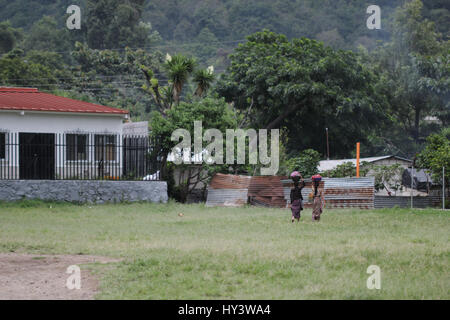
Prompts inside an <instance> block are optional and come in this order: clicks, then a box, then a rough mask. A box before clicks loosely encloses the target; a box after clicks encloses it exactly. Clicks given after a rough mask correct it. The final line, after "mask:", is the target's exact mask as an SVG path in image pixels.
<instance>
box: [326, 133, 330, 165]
mask: <svg viewBox="0 0 450 320" xmlns="http://www.w3.org/2000/svg"><path fill="white" fill-rule="evenodd" d="M325 130H326V132H327V160H330V144H329V143H328V128H325Z"/></svg>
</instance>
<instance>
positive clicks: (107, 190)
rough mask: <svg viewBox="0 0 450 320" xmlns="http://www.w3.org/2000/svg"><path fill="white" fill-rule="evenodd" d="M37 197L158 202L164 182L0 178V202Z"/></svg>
mask: <svg viewBox="0 0 450 320" xmlns="http://www.w3.org/2000/svg"><path fill="white" fill-rule="evenodd" d="M22 199H40V200H49V201H67V202H74V203H97V204H102V203H119V202H137V201H146V202H162V203H166V202H167V200H168V196H167V183H166V182H165V181H99V180H0V201H17V200H22Z"/></svg>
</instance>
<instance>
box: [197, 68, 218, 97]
mask: <svg viewBox="0 0 450 320" xmlns="http://www.w3.org/2000/svg"><path fill="white" fill-rule="evenodd" d="M193 80H194V82H195V83H196V84H197V89H196V90H195V95H196V96H197V97H202V96H203V94H204V93H205V92H206V91H207V90H208V89H209V88H210V87H211V84H212V83H213V82H214V80H215V76H214V68H213V67H212V66H211V67H209V68H208V69H206V70H202V69H200V70H197V71H195V73H194V79H193Z"/></svg>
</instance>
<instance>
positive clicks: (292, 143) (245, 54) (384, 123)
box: [0, 0, 450, 157]
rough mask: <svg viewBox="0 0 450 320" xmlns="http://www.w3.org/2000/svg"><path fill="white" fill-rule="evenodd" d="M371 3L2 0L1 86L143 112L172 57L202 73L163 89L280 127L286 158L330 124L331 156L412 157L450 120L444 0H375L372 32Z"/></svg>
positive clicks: (164, 83) (137, 115)
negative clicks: (74, 20) (378, 20)
mask: <svg viewBox="0 0 450 320" xmlns="http://www.w3.org/2000/svg"><path fill="white" fill-rule="evenodd" d="M71 4H78V5H80V6H81V8H82V28H81V30H68V29H67V28H66V27H65V20H66V18H67V16H68V14H66V9H67V7H68V6H69V5H71ZM369 4H371V3H369V2H367V1H350V0H321V1H317V0H315V1H314V0H295V1H294V0H292V1H286V0H283V1H282V0H275V1H268V0H258V1H256V0H250V1H243V0H226V1H218V0H214V1H196V0H153V1H144V0H129V1H118V0H100V1H94V0H84V1H66V0H58V1H44V0H41V1H33V0H31V1H24V0H15V1H6V0H0V7H1V8H2V10H1V11H0V85H7V86H31V87H38V88H39V89H40V90H43V91H49V92H53V93H56V94H59V95H64V96H68V97H73V98H76V99H82V100H87V101H92V102H97V103H101V104H105V105H110V106H114V107H119V108H124V109H128V110H130V112H131V116H132V119H133V120H151V119H152V112H153V111H158V110H160V108H161V106H160V105H159V104H158V100H157V99H155V97H156V96H158V95H160V96H164V94H165V95H166V96H167V97H170V95H167V90H169V89H170V88H173V89H176V87H173V81H174V80H173V78H172V76H173V75H174V74H170V73H168V72H167V68H165V65H166V64H167V56H168V54H169V56H172V57H178V56H179V57H185V58H188V59H189V60H190V61H191V62H192V66H193V69H192V70H197V71H198V73H196V74H194V73H186V79H185V80H186V81H185V82H183V86H181V87H184V89H183V91H182V93H181V90H179V91H180V92H178V93H179V94H177V95H175V96H174V95H172V97H175V98H176V105H177V106H178V105H179V104H181V103H188V104H189V103H194V104H195V105H196V106H199V105H200V106H202V105H203V104H202V103H201V102H199V100H198V99H199V98H198V97H199V96H201V98H202V99H203V98H208V99H223V98H224V99H225V100H226V101H227V102H228V104H229V106H230V107H231V106H232V107H233V112H234V113H235V116H236V118H237V119H240V121H239V123H238V125H239V126H240V127H242V128H248V127H259V128H280V129H282V130H283V137H284V138H283V139H284V141H283V145H284V148H285V150H286V152H287V153H289V155H287V157H289V156H291V155H294V154H296V153H298V152H299V151H302V150H306V149H314V150H317V151H318V152H319V153H320V154H321V155H322V156H324V155H325V150H326V147H325V127H327V128H329V132H330V145H331V148H330V149H331V150H330V151H331V155H332V157H352V156H354V151H353V150H354V142H355V141H356V140H359V141H360V142H362V153H363V155H366V156H373V155H379V154H387V153H389V154H396V155H400V156H403V157H412V156H414V155H415V154H416V153H419V152H420V151H421V150H422V149H423V148H424V146H425V144H426V142H427V137H428V136H429V135H431V134H438V133H439V132H441V131H442V129H443V128H446V127H448V126H449V121H450V111H449V110H450V104H449V87H450V86H449V72H450V67H449V61H448V60H449V52H450V46H449V32H450V19H449V17H450V14H449V12H450V11H449V10H450V4H449V3H448V1H444V0H423V1H420V0H411V1H405V0H389V1H388V0H380V1H377V5H379V6H380V7H381V9H382V28H381V30H368V28H367V27H366V19H367V17H368V14H367V13H366V9H367V6H368V5H369ZM177 59H178V58H177ZM210 66H213V68H212V69H211V68H210V69H208V70H214V77H212V78H211V79H209V78H208V74H207V73H205V72H206V70H207V68H208V67H210ZM181 67H182V66H181V65H180V68H181ZM149 71H151V74H149V73H148V72H149ZM178 71H182V70H181V69H179V70H178ZM202 72H203V74H202ZM188 80H189V81H188ZM149 81H150V82H149ZM199 81H203V82H202V83H203V84H205V85H207V87H199V86H198V83H199ZM156 83H157V84H158V86H157V87H155V88H154V87H153V86H154V85H155V84H156ZM181 87H180V88H181ZM199 88H201V89H200V90H201V92H199V91H198V90H199ZM152 90H153V91H152ZM170 90H172V89H170ZM220 101H222V100H220ZM220 103H222V102H220ZM220 103H219V102H217V103H216V102H214V101H210V105H221V104H220ZM183 106H185V107H186V105H184V104H183ZM185 109H186V110H189V108H187V107H186V108H185ZM180 121H181V120H180Z"/></svg>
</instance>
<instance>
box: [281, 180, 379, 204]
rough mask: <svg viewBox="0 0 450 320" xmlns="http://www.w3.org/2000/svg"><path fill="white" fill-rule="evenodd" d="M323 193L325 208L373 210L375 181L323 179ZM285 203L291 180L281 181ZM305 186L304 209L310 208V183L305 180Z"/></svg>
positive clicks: (288, 195) (288, 194)
mask: <svg viewBox="0 0 450 320" xmlns="http://www.w3.org/2000/svg"><path fill="white" fill-rule="evenodd" d="M322 181H323V184H324V191H325V206H326V207H327V208H360V209H373V208H374V195H375V189H374V185H375V179H374V178H373V177H364V178H323V179H322ZM282 182H283V185H284V194H285V199H286V202H287V203H289V200H290V199H289V198H290V190H291V188H292V187H293V184H292V180H283V181H282ZM305 182H306V186H305V188H303V190H302V195H303V202H304V205H305V207H306V208H308V207H311V206H312V202H311V201H312V200H311V199H310V198H309V194H310V193H311V192H312V183H311V181H310V180H305Z"/></svg>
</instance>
